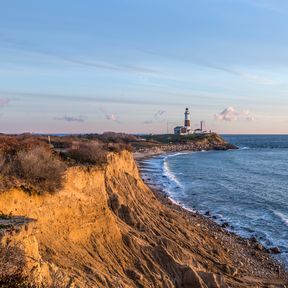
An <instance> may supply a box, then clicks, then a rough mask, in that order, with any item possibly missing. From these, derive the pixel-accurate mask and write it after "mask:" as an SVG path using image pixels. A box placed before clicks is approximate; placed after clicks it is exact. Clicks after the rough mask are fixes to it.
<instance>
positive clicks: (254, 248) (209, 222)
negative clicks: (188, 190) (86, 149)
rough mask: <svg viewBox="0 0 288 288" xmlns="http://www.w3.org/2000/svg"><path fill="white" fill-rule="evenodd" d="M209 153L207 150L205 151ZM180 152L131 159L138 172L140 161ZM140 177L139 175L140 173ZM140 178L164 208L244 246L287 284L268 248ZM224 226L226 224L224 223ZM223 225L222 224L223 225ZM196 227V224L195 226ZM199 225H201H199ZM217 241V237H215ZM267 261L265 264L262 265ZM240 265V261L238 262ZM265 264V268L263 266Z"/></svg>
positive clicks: (281, 267)
mask: <svg viewBox="0 0 288 288" xmlns="http://www.w3.org/2000/svg"><path fill="white" fill-rule="evenodd" d="M207 151H209V150H207ZM179 152H180V151H175V152H170V151H169V152H167V151H161V152H160V151H157V152H155V151H151V152H150V153H149V152H141V153H139V152H138V153H137V155H136V157H135V156H134V155H135V153H134V154H133V157H134V159H135V162H136V163H137V166H138V169H139V171H141V161H142V160H149V159H152V158H154V157H157V156H158V157H159V156H165V155H170V154H172V155H173V154H176V153H179ZM187 152H188V153H189V152H191V153H193V152H200V151H191V150H190V151H189V150H185V151H181V152H180V153H187ZM140 175H141V173H140ZM141 178H142V180H143V182H144V183H145V184H146V185H147V186H148V187H149V188H150V189H151V191H152V192H153V193H154V195H155V197H156V198H157V199H158V201H160V202H161V203H162V204H163V205H165V206H166V207H169V208H171V209H173V210H174V211H177V212H178V213H181V214H184V215H185V217H187V218H188V219H190V220H193V221H192V222H195V219H196V220H197V221H199V222H201V223H204V225H205V226H207V227H209V228H208V230H211V233H212V234H213V233H216V234H218V233H220V234H222V235H225V236H228V237H229V238H230V237H231V239H230V240H231V241H232V242H235V243H238V244H240V245H244V246H245V248H249V250H250V252H251V253H250V255H249V256H248V257H250V258H251V259H257V260H259V257H260V258H262V259H261V262H262V263H263V264H264V265H263V266H262V267H261V269H264V271H265V270H266V269H267V271H270V270H271V267H274V269H275V268H276V270H277V273H278V275H279V279H280V278H281V277H280V275H282V274H283V276H284V278H285V279H286V281H287V284H288V267H287V266H286V265H285V264H284V263H282V262H280V261H279V260H277V259H275V258H274V257H273V255H275V254H278V253H272V252H271V251H269V249H268V248H266V247H264V246H263V245H262V244H261V243H260V242H258V240H257V239H256V238H255V237H252V238H245V237H243V236H240V235H238V234H237V233H236V232H234V231H231V230H228V229H227V228H229V226H230V224H228V223H227V224H228V225H227V226H226V227H223V226H222V225H221V224H219V223H217V222H216V221H215V220H214V219H213V218H212V216H211V215H205V214H202V213H200V212H199V211H197V210H194V211H193V210H192V209H189V208H185V207H184V206H183V205H181V204H180V203H177V201H175V200H173V199H172V198H171V197H170V196H169V195H168V193H167V192H165V191H164V190H163V189H161V188H159V187H157V185H156V183H155V184H153V183H151V182H150V183H148V182H147V179H144V178H143V177H142V175H141ZM224 223H225V224H226V222H224ZM224 223H223V224H224ZM197 225H198V224H197ZM200 225H201V224H200ZM216 239H217V236H216ZM265 261H267V263H264V262H265ZM240 263H241V261H240ZM265 264H267V266H266V265H265Z"/></svg>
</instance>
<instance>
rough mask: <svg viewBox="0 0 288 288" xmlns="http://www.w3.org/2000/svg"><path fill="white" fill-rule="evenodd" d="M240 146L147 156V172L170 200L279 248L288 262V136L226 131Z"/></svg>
mask: <svg viewBox="0 0 288 288" xmlns="http://www.w3.org/2000/svg"><path fill="white" fill-rule="evenodd" d="M224 138H225V139H226V140H228V141H229V142H231V143H233V144H235V145H237V146H238V147H239V148H240V149H239V150H229V151H209V152H192V153H177V154H171V155H166V156H160V157H156V158H152V159H149V160H145V161H143V163H142V165H141V166H142V175H143V177H145V178H146V179H147V181H148V182H149V181H150V182H151V184H152V183H153V184H156V185H157V186H159V188H161V189H163V190H164V191H165V192H166V193H168V195H169V196H170V198H171V199H173V200H174V201H175V202H177V203H179V204H181V205H182V206H184V207H185V208H187V209H191V210H196V211H199V212H200V213H203V214H204V213H206V212H207V211H210V213H211V215H213V216H214V218H216V219H215V221H217V222H219V223H220V224H221V223H223V222H228V223H229V224H230V228H229V229H230V230H231V231H234V232H235V233H237V234H240V235H241V236H244V237H252V236H256V237H257V239H258V240H259V241H260V242H262V243H263V244H264V245H265V246H266V247H274V246H278V247H279V248H280V249H281V251H282V253H281V254H280V255H279V256H277V257H278V258H279V259H280V260H282V261H283V262H284V263H285V264H288V135H287V136H286V135H285V136H283V135H282V136H280V135H279V136H278V135H277V136H275V135H274V136H271V135H270V136H269V135H268V136H266V135H265V136H264V135H261V136H259V135H258V136H253V135H246V136H245V135H239V136H236V135H233V136H231V135H224Z"/></svg>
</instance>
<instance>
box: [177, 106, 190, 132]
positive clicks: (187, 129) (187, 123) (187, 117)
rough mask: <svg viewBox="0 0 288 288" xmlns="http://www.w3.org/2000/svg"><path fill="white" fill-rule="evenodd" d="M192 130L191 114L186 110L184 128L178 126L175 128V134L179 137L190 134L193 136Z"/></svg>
mask: <svg viewBox="0 0 288 288" xmlns="http://www.w3.org/2000/svg"><path fill="white" fill-rule="evenodd" d="M192 133H193V132H192V130H191V120H190V112H189V109H188V108H186V109H185V113H184V126H177V127H175V128H174V134H178V135H188V134H192Z"/></svg>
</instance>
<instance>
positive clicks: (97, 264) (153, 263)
mask: <svg viewBox="0 0 288 288" xmlns="http://www.w3.org/2000/svg"><path fill="white" fill-rule="evenodd" d="M0 211H2V215H9V216H7V217H2V218H1V216H0V233H1V234H0V235H1V236H0V245H1V246H0V247H1V248H0V281H2V287H187V288H188V287H195V288H198V287H199V288H207V287H211V288H212V287H215V288H217V287H223V288H224V287H243V288H244V287H245V288H246V287H285V286H284V284H285V283H286V285H287V283H288V282H287V279H285V277H286V276H285V273H284V272H282V271H281V269H280V270H279V267H278V266H277V265H276V264H275V263H274V262H273V261H272V260H271V259H270V258H269V257H268V255H267V254H266V253H265V252H263V251H258V252H257V253H256V252H255V249H254V248H253V247H252V244H251V243H250V242H249V241H246V240H244V239H241V238H239V237H237V236H235V235H233V234H231V233H229V232H226V231H225V230H223V229H222V228H221V227H218V226H217V225H216V224H213V223H212V222H211V221H210V220H208V219H205V218H203V217H201V216H199V215H197V214H193V213H190V214H189V213H187V212H185V211H182V210H181V209H177V208H176V207H175V206H174V205H173V204H171V203H169V204H163V203H162V202H161V201H159V199H158V198H157V195H156V194H154V193H153V192H152V191H151V190H150V188H149V187H148V186H146V185H145V183H144V182H143V181H142V179H141V177H140V175H139V173H138V168H137V165H136V163H135V161H134V159H133V156H132V154H131V153H130V152H127V151H123V152H121V153H118V154H117V153H110V154H109V155H108V164H106V165H105V166H104V167H102V168H93V167H71V168H69V169H68V170H67V172H66V176H65V183H64V187H63V189H61V191H59V192H57V193H55V194H44V195H32V196H30V195H28V194H27V193H25V192H23V191H21V190H19V189H14V190H11V191H7V192H4V193H1V194H0ZM5 281H6V282H5ZM9 281H10V282H9ZM13 281H14V282H13ZM17 281H18V282H17ZM16 282H17V283H18V284H17V285H19V286H11V285H12V284H11V283H16ZM3 283H10V284H11V285H10V284H7V286H3V285H4V284H3ZM9 285H10V286H9ZM15 285H16V284H15ZM21 285H22V286H21ZM0 287H1V285H0Z"/></svg>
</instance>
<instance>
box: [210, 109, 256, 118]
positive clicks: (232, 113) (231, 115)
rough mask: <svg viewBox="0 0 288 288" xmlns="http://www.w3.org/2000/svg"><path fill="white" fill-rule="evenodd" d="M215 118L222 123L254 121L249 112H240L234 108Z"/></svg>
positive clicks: (225, 110) (216, 115)
mask: <svg viewBox="0 0 288 288" xmlns="http://www.w3.org/2000/svg"><path fill="white" fill-rule="evenodd" d="M214 118H215V119H216V120H220V121H237V120H246V121H253V120H254V117H253V116H252V115H251V113H250V112H249V111H248V110H243V111H238V110H236V109H235V108H234V107H231V106H230V107H227V108H225V109H224V110H223V111H222V112H221V113H219V114H215V115H214Z"/></svg>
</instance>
